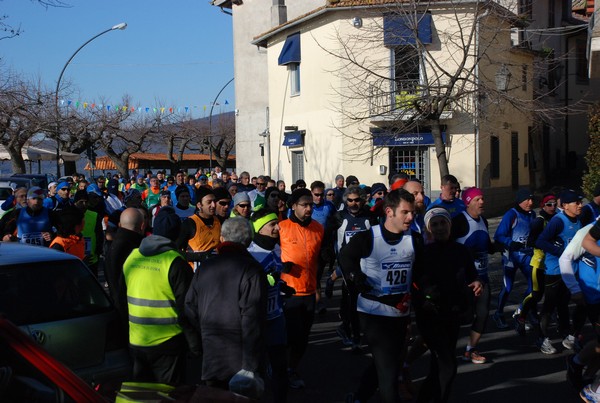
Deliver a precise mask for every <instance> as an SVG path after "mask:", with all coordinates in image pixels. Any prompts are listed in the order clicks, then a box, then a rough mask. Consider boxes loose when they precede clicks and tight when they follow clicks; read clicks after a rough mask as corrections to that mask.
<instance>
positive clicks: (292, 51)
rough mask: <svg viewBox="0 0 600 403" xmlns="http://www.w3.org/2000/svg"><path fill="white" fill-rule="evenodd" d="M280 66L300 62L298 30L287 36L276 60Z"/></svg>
mask: <svg viewBox="0 0 600 403" xmlns="http://www.w3.org/2000/svg"><path fill="white" fill-rule="evenodd" d="M277 62H278V63H279V65H280V66H285V65H286V64H290V63H300V32H296V33H294V34H291V35H290V36H288V37H287V38H286V40H285V43H284V44H283V49H281V53H280V54H279V59H278V60H277Z"/></svg>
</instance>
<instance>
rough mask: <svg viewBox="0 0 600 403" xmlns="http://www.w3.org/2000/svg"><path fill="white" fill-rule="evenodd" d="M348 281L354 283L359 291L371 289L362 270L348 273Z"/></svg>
mask: <svg viewBox="0 0 600 403" xmlns="http://www.w3.org/2000/svg"><path fill="white" fill-rule="evenodd" d="M350 281H352V283H354V286H355V287H356V290H357V291H358V292H359V293H367V292H369V291H371V290H372V289H373V287H371V286H370V285H369V283H368V282H367V276H366V275H365V273H363V272H362V271H361V272H358V273H350Z"/></svg>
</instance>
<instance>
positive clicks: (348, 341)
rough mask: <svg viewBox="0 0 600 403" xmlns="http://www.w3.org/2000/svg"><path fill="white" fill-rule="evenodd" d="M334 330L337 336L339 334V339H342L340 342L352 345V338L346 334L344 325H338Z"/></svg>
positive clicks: (348, 345)
mask: <svg viewBox="0 0 600 403" xmlns="http://www.w3.org/2000/svg"><path fill="white" fill-rule="evenodd" d="M335 332H336V333H337V335H338V336H340V339H342V344H343V345H344V346H347V347H350V346H352V344H353V343H352V339H351V338H350V336H348V333H347V332H346V330H344V325H339V326H338V327H337V329H335Z"/></svg>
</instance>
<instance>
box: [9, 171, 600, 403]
mask: <svg viewBox="0 0 600 403" xmlns="http://www.w3.org/2000/svg"><path fill="white" fill-rule="evenodd" d="M440 190H441V192H440V196H439V198H436V199H434V200H431V199H430V198H429V197H428V195H426V194H425V192H424V189H423V185H422V184H421V183H420V182H419V181H418V180H416V179H414V178H410V177H408V176H406V175H404V174H397V175H394V176H391V177H390V178H389V182H388V183H373V184H371V185H365V184H361V183H360V181H359V179H358V178H357V177H356V176H353V175H350V176H347V177H344V176H342V175H338V176H336V177H335V178H334V180H333V181H332V182H331V186H329V185H326V184H325V182H324V181H320V180H316V181H313V182H312V183H310V184H309V185H308V184H307V183H306V182H305V181H303V180H298V181H296V183H294V184H292V185H291V187H290V189H289V190H288V189H287V187H286V183H285V182H284V181H282V180H278V181H275V180H273V179H271V178H269V177H267V176H258V177H251V176H250V174H249V173H248V172H242V173H240V174H239V175H237V174H235V173H233V172H226V171H221V170H220V169H216V170H215V172H212V173H211V174H210V175H206V174H203V173H201V172H197V173H196V174H188V173H187V172H184V171H179V172H177V173H176V174H175V175H173V176H167V175H166V173H165V172H163V171H159V172H157V173H156V174H153V173H152V172H150V171H148V172H146V173H145V174H142V173H138V172H134V174H133V175H132V177H131V179H130V180H123V178H121V177H120V176H119V175H118V174H117V175H110V174H108V175H106V177H105V176H99V177H98V178H96V179H95V180H94V181H93V182H92V183H89V182H88V181H86V179H85V178H84V177H83V176H81V175H77V174H76V175H73V177H72V178H71V177H70V178H69V179H68V180H65V181H64V182H60V183H56V182H53V183H51V184H49V185H48V189H40V188H39V187H33V188H30V189H25V188H18V189H15V190H14V193H13V195H12V196H11V197H10V198H9V199H8V200H7V201H6V202H5V203H4V204H3V205H2V206H0V207H1V208H2V210H4V213H3V215H2V217H1V218H0V236H1V237H2V241H4V242H22V243H27V244H33V245H39V246H47V247H50V248H54V249H58V250H61V251H64V252H67V253H71V254H74V255H76V256H78V257H79V258H81V259H82V260H83V261H84V262H86V264H87V265H88V266H89V267H90V269H91V270H92V272H93V273H94V274H95V275H98V269H99V263H100V261H101V258H103V259H104V265H103V267H104V275H105V278H106V286H107V288H108V292H109V293H110V295H111V297H112V299H113V301H114V303H115V307H116V308H117V310H118V312H119V313H120V315H121V318H122V325H123V328H124V329H128V330H124V333H125V335H126V336H127V337H129V342H130V347H131V352H132V357H133V367H132V377H133V379H134V380H136V381H140V382H162V383H171V384H177V383H181V382H183V380H184V379H185V377H184V375H185V374H184V371H185V368H184V367H185V365H182V361H184V358H182V357H185V354H189V353H191V354H194V355H197V356H199V357H202V381H203V382H204V383H205V384H207V385H210V386H214V387H218V388H223V389H230V390H232V391H235V392H238V393H241V394H244V395H246V396H249V397H253V398H259V397H260V396H261V395H263V393H265V392H264V388H265V382H264V381H263V380H264V379H265V378H267V377H268V378H269V380H268V382H266V385H267V388H268V391H267V393H269V394H271V399H272V400H273V401H275V402H285V401H286V399H287V390H288V388H303V387H305V382H304V380H303V378H302V376H301V374H300V373H299V372H298V367H299V365H300V363H301V361H302V359H303V357H304V355H305V352H306V349H307V348H308V344H309V343H308V341H309V335H310V332H311V327H312V324H313V321H314V318H315V315H318V314H319V313H322V312H325V311H326V309H328V308H329V309H334V308H337V307H335V306H333V303H332V301H331V298H332V295H333V290H334V288H335V287H336V282H338V283H337V284H338V288H341V295H342V298H341V300H340V305H339V317H340V321H341V323H340V325H339V326H338V327H337V329H336V333H337V335H338V336H339V337H340V339H341V342H342V343H343V344H344V345H346V346H348V347H350V348H351V349H352V350H353V351H357V352H358V351H362V350H363V349H365V348H366V347H368V350H366V351H368V352H370V353H371V356H372V361H371V364H370V365H369V366H368V367H367V368H365V370H364V374H363V376H362V378H361V381H360V383H359V384H358V385H355V387H354V388H353V389H354V390H352V391H351V392H350V393H348V395H347V396H346V401H347V402H350V403H354V402H367V401H369V399H370V398H371V397H373V396H375V395H376V394H378V395H379V398H380V400H381V401H383V402H398V401H401V400H404V401H412V399H415V401H418V402H429V401H434V402H444V401H447V400H448V399H449V396H450V394H451V390H452V389H451V388H452V383H453V380H454V378H455V376H456V372H457V362H456V347H457V340H458V336H459V329H460V327H461V326H463V325H470V326H471V330H470V334H469V336H468V340H467V341H466V348H465V350H464V351H463V352H462V354H461V358H462V359H463V360H464V361H467V362H472V363H473V364H482V363H485V362H486V361H487V360H486V354H485V352H484V351H480V349H479V347H478V346H479V342H480V339H481V338H482V337H485V335H484V334H485V329H486V324H487V322H488V316H489V315H490V309H491V305H492V304H491V302H492V299H497V304H496V311H495V312H494V313H493V314H492V315H491V319H492V320H493V324H494V325H495V326H496V327H497V328H498V329H506V328H509V327H510V326H513V327H514V329H515V331H516V332H517V333H518V334H519V335H522V336H524V335H525V334H526V333H527V332H530V333H534V334H535V335H536V339H537V342H536V346H537V347H538V348H539V350H540V352H541V353H543V354H555V353H557V347H558V346H556V345H553V344H552V342H551V337H550V336H549V331H550V328H551V327H553V324H554V323H556V325H557V329H558V332H559V333H560V336H561V339H562V342H561V345H562V348H564V349H569V350H572V351H573V354H572V355H570V356H569V357H568V360H567V370H566V373H567V379H568V380H569V382H570V383H571V384H572V385H573V386H574V387H576V388H578V389H580V396H581V398H582V399H583V400H584V401H587V402H600V389H599V388H600V379H599V380H597V381H595V380H594V377H595V376H596V372H597V370H598V369H600V324H599V316H600V272H599V271H598V270H597V267H600V261H599V260H598V259H599V258H598V256H600V246H599V245H598V243H597V241H598V240H600V224H596V219H597V218H598V216H599V215H600V184H599V185H598V186H597V187H596V189H594V193H593V195H592V196H593V198H592V199H591V200H590V201H589V203H587V204H585V205H583V204H582V200H583V197H582V196H581V195H580V194H579V193H578V192H576V191H574V190H571V189H559V188H557V189H553V191H551V192H548V193H545V194H543V195H541V196H537V197H536V196H534V194H533V193H531V192H530V191H529V190H527V189H520V190H518V191H517V193H516V197H515V202H514V205H513V206H512V207H510V208H509V209H508V211H507V212H506V213H505V214H504V215H503V217H502V219H501V221H500V224H499V226H498V228H497V230H496V231H495V233H494V234H493V239H492V237H491V236H490V232H489V229H488V223H487V220H486V218H485V217H484V204H485V202H484V193H483V191H482V190H481V189H479V188H477V187H467V188H463V189H461V186H460V184H459V181H458V180H457V178H456V177H454V176H453V175H446V176H444V177H443V178H442V180H441V187H440ZM538 208H539V213H537V214H536V212H535V210H537V209H538ZM494 253H499V254H501V255H502V264H503V284H502V288H501V291H500V293H499V294H498V295H492V294H491V287H490V277H489V275H488V268H489V256H490V255H491V254H494ZM518 271H520V272H521V273H522V274H523V276H524V278H525V280H526V284H527V290H526V292H525V296H524V298H523V300H522V302H521V303H520V304H519V307H518V309H517V310H516V311H514V312H505V307H506V305H507V301H508V297H509V295H510V293H511V291H512V289H513V285H514V282H515V276H516V274H517V272H518ZM328 305H329V306H328ZM573 305H574V308H573V309H570V307H572V306H573ZM587 319H589V321H590V323H591V325H592V326H591V327H592V329H593V331H594V333H593V334H584V333H583V331H584V325H585V324H586V320H587ZM409 341H410V343H409ZM428 350H429V351H430V353H431V354H430V360H431V364H430V368H429V372H428V375H427V377H426V379H425V381H424V382H423V383H422V384H421V386H420V388H419V391H418V393H416V392H415V390H414V389H413V387H412V383H411V379H410V367H411V364H412V363H413V362H414V361H415V360H416V359H418V358H419V357H420V356H422V355H423V354H424V353H425V352H426V351H428ZM349 388H351V386H350V385H349Z"/></svg>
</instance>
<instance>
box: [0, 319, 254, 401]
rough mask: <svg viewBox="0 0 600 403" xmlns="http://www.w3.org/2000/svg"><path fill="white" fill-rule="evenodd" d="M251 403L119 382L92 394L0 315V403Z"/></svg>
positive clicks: (197, 390)
mask: <svg viewBox="0 0 600 403" xmlns="http://www.w3.org/2000/svg"><path fill="white" fill-rule="evenodd" d="M112 401H114V402H116V403H121V402H122V403H125V402H142V403H144V402H147V403H154V402H172V401H177V402H194V403H215V402H221V403H251V402H255V400H251V399H248V398H247V397H244V396H240V395H237V394H235V393H232V392H228V391H225V390H221V389H217V388H213V387H209V386H198V385H182V386H178V387H176V388H175V387H172V386H169V385H165V384H158V383H148V382H144V383H139V382H123V383H122V384H121V383H119V384H118V385H117V386H116V387H115V388H114V389H112V390H106V389H104V390H103V389H100V390H99V391H96V390H94V389H92V388H91V387H90V385H88V384H87V383H86V382H85V381H84V380H82V379H81V378H79V377H78V376H77V375H76V374H75V373H73V372H72V371H71V370H70V369H69V368H67V367H66V366H65V365H64V364H62V363H60V362H59V361H57V360H56V359H55V358H54V357H52V355H50V354H49V353H48V352H47V351H46V350H44V349H43V348H42V347H40V346H39V345H38V344H37V343H36V342H34V341H33V340H32V339H31V338H30V337H28V336H27V335H26V334H25V333H23V332H22V331H21V330H20V329H19V328H17V327H16V326H15V325H14V324H13V323H11V322H10V321H9V320H8V319H6V318H5V317H4V316H3V315H2V314H0V402H3V403H21V402H43V403H45V402H48V403H50V402H51V403H57V402H61V403H66V402H69V403H72V402H73V403H74V402H89V403H106V402H112Z"/></svg>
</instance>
